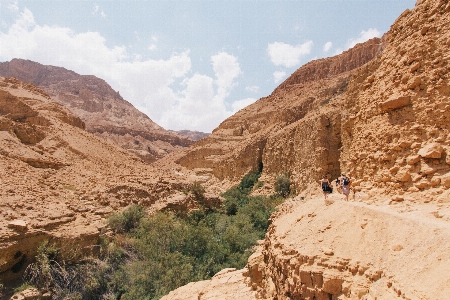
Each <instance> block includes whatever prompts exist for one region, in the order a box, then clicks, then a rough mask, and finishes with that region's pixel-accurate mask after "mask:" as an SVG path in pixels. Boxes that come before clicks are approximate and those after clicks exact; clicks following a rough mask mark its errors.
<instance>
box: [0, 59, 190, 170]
mask: <svg viewBox="0 0 450 300" xmlns="http://www.w3.org/2000/svg"><path fill="white" fill-rule="evenodd" d="M0 76H3V77H15V78H18V79H19V80H21V81H25V82H31V83H33V84H35V85H37V86H39V87H40V88H42V89H43V90H45V91H46V92H47V93H48V94H49V95H50V96H51V97H52V98H53V99H54V100H56V101H58V102H59V103H61V104H63V105H65V106H67V107H68V108H69V109H70V110H71V111H72V112H74V113H75V114H76V115H77V116H79V117H80V118H81V119H82V120H83V121H84V123H85V124H86V130H87V131H89V132H92V133H95V134H96V135H97V136H101V137H102V138H105V139H107V140H110V141H112V142H114V143H116V144H118V145H119V146H121V147H123V148H125V149H127V150H129V151H131V152H132V153H134V154H136V155H137V156H139V157H140V158H142V159H143V160H144V161H147V162H153V161H155V160H157V159H159V158H161V157H163V156H165V155H167V154H168V153H170V152H173V151H176V150H180V149H183V148H185V147H187V146H189V145H191V144H192V143H193V140H191V139H190V138H187V137H184V136H181V135H179V134H177V133H176V132H171V131H168V130H165V129H164V128H162V127H161V126H159V125H157V124H156V123H154V122H153V121H152V120H150V118H148V117H147V116H146V115H145V114H143V113H141V112H140V111H138V110H137V109H136V108H134V107H133V106H132V105H131V104H130V103H129V102H127V101H126V100H124V99H123V98H122V96H120V94H119V93H118V92H116V91H114V90H113V89H112V88H111V87H110V86H109V85H108V84H107V83H106V82H105V81H104V80H102V79H100V78H97V77H95V76H92V75H91V76H86V75H79V74H77V73H75V72H72V71H69V70H66V69H64V68H60V67H54V66H44V65H41V64H39V63H36V62H32V61H29V60H22V59H13V60H11V61H10V62H4V63H0Z"/></svg>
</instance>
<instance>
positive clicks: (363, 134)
mask: <svg viewBox="0 0 450 300" xmlns="http://www.w3.org/2000/svg"><path fill="white" fill-rule="evenodd" d="M449 21H450V3H449V1H448V0H439V1H431V0H420V1H417V3H416V7H415V8H414V9H413V10H406V11H405V12H404V13H402V14H401V15H400V16H399V18H398V19H397V20H396V21H395V23H394V24H393V25H392V26H391V29H390V30H389V32H388V33H387V34H386V35H385V36H384V37H383V39H382V40H378V39H374V40H371V41H369V42H367V43H365V44H362V45H357V46H356V47H355V48H353V49H351V50H349V51H347V52H344V53H343V54H341V55H338V56H336V57H333V58H328V59H322V60H318V61H314V62H311V63H308V64H306V65H305V66H303V67H301V68H300V69H299V70H297V71H296V72H295V73H294V74H293V75H292V76H291V77H290V78H288V79H287V80H286V81H285V82H284V83H283V84H282V85H280V87H278V88H277V89H276V90H275V91H274V92H273V93H272V94H271V95H270V96H268V97H266V98H263V99H260V100H259V101H257V102H256V103H254V104H252V105H251V106H249V107H247V108H245V109H243V110H241V111H240V112H238V113H237V114H235V115H234V116H232V117H231V118H229V119H227V120H225V121H224V122H223V123H222V124H221V125H220V126H219V127H218V128H217V129H216V130H215V131H214V132H213V133H212V134H211V135H210V136H209V137H207V138H205V139H203V140H202V141H200V142H199V143H198V144H196V145H194V146H193V147H192V148H191V149H190V150H189V151H188V152H187V154H186V155H184V156H182V157H179V158H178V162H179V163H180V164H181V165H184V166H186V167H188V168H191V169H193V170H195V169H198V170H200V168H201V167H202V166H203V167H207V169H206V171H207V172H209V174H211V176H215V177H218V178H220V179H222V180H223V181H230V182H233V181H235V180H236V179H235V178H239V177H241V176H242V175H243V174H245V173H246V172H248V171H249V170H251V169H256V168H257V167H258V165H259V166H261V165H262V166H263V177H262V180H264V181H265V182H266V184H265V186H263V187H262V188H261V190H256V191H255V192H256V193H271V192H273V189H272V187H271V185H269V184H267V182H270V181H271V180H272V182H273V177H274V176H275V175H276V174H279V173H281V172H283V171H287V172H288V173H289V174H290V178H291V180H292V182H293V183H294V185H295V188H296V191H297V195H296V196H295V197H293V198H292V199H289V200H288V201H286V203H285V204H283V205H282V206H281V207H280V208H279V210H278V212H277V213H275V214H274V215H273V216H272V218H271V225H270V227H269V230H268V233H267V234H266V238H265V240H264V241H261V245H260V246H259V248H258V251H256V252H255V254H253V255H252V256H251V257H250V259H249V262H248V265H247V268H246V269H244V270H240V271H232V270H229V271H230V272H227V273H225V274H218V275H217V276H215V278H213V279H212V280H210V281H206V282H201V283H197V284H189V285H186V286H184V287H182V288H180V289H178V290H176V291H173V292H172V293H170V294H169V295H167V296H166V297H165V298H163V299H165V300H167V299H190V297H191V298H192V299H194V298H195V297H197V298H195V299H235V298H236V295H246V296H245V297H246V299H446V298H448V293H449V292H450V288H449V287H450V285H449V283H450V276H449V274H448V271H447V270H448V269H449V268H450V263H449V261H448V259H446V258H445V257H447V252H448V249H449V247H450V239H449V234H450V231H449V230H450V226H449V224H450V180H449V178H450V160H449V158H448V157H449V155H450V148H449V147H450V135H449V133H450V131H449V130H450V122H449V117H450V102H449V96H450V88H449V86H450V76H449V71H450V65H449V60H450V57H449V56H448V53H449V47H450V30H449V27H448V26H447V24H448V22H449ZM203 170H204V171H205V169H203ZM327 173H329V174H330V175H329V177H330V178H336V177H337V176H338V175H339V174H342V173H347V174H350V176H351V177H352V182H353V192H352V193H351V197H350V202H345V201H344V197H343V196H342V195H341V194H339V193H333V194H332V195H330V196H329V197H328V199H327V200H326V201H324V200H323V199H324V198H323V196H322V193H321V190H320V187H319V184H318V180H319V179H320V178H321V176H322V175H323V174H327ZM227 281H230V282H231V283H232V284H231V285H228V284H227ZM233 289H234V291H235V294H234V295H233ZM252 291H253V294H252ZM220 295H221V297H220Z"/></svg>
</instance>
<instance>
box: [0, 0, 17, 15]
mask: <svg viewBox="0 0 450 300" xmlns="http://www.w3.org/2000/svg"><path fill="white" fill-rule="evenodd" d="M0 5H1V4H0ZM7 7H8V9H9V10H10V11H12V12H19V1H18V0H11V1H8V2H7Z"/></svg>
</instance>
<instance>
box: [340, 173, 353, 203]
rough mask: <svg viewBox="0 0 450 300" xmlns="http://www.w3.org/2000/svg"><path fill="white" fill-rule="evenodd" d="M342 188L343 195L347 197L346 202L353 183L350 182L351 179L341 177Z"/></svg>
mask: <svg viewBox="0 0 450 300" xmlns="http://www.w3.org/2000/svg"><path fill="white" fill-rule="evenodd" d="M341 188H342V194H344V195H345V201H348V195H349V194H350V188H351V181H350V177H347V176H345V175H344V174H342V177H341Z"/></svg>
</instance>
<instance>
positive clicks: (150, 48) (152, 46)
mask: <svg viewBox="0 0 450 300" xmlns="http://www.w3.org/2000/svg"><path fill="white" fill-rule="evenodd" d="M148 50H150V51H153V50H156V45H155V44H151V45H150V46H148Z"/></svg>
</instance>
